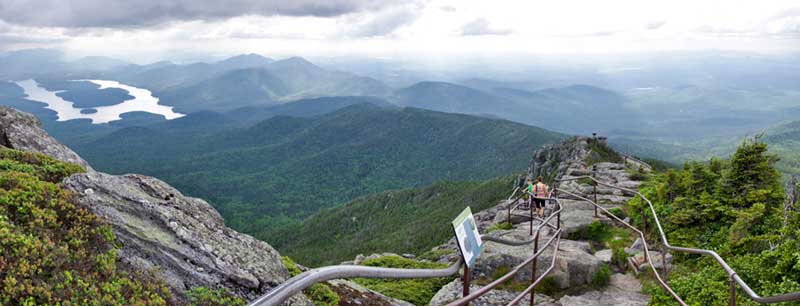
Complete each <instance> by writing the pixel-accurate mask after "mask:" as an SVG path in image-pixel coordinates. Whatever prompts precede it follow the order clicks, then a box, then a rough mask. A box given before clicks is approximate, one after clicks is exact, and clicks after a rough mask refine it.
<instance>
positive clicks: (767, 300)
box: [557, 175, 800, 304]
mask: <svg viewBox="0 0 800 306" xmlns="http://www.w3.org/2000/svg"><path fill="white" fill-rule="evenodd" d="M584 178H589V179H591V180H592V181H594V182H595V183H596V184H598V185H602V186H606V187H609V188H614V189H617V190H621V191H624V192H629V193H632V194H635V195H637V196H638V197H639V198H641V199H642V200H643V201H645V202H646V203H647V206H648V207H649V208H650V212H651V213H652V215H653V219H654V220H655V222H656V227H657V228H658V233H659V235H660V236H661V241H662V243H663V244H664V246H665V247H666V248H667V249H670V250H674V251H678V252H684V253H691V254H701V255H708V256H711V257H712V258H714V260H716V261H717V263H718V264H719V265H720V266H722V268H723V269H724V270H725V273H727V274H728V277H730V279H732V280H734V281H735V282H736V283H737V284H739V286H740V287H742V290H744V292H745V293H747V296H748V297H749V298H750V299H751V300H753V301H755V302H757V303H761V304H772V303H780V302H791V301H800V292H793V293H786V294H781V295H773V296H768V297H762V296H760V295H758V294H757V293H755V291H753V289H751V288H750V286H749V285H747V283H746V282H745V281H744V280H743V279H742V278H741V277H739V275H738V274H737V273H736V271H734V270H733V268H731V267H730V265H728V263H727V262H726V261H725V260H724V259H722V257H721V256H719V254H717V252H714V251H712V250H706V249H697V248H687V247H680V246H673V245H671V244H669V240H667V235H666V234H665V233H664V229H663V228H662V227H661V221H660V220H659V219H658V215H656V210H655V208H654V207H653V203H652V202H650V200H649V199H647V197H645V196H644V195H643V194H642V193H640V192H639V191H637V190H632V189H628V188H624V187H619V186H614V185H611V184H607V183H604V182H601V181H598V180H597V179H595V178H594V177H591V176H587V175H585V176H578V177H571V178H567V179H559V180H557V181H560V182H563V181H574V180H580V179H584ZM561 192H564V191H561ZM587 200H588V199H587ZM595 205H596V203H595ZM600 209H603V210H604V211H606V210H605V209H604V208H602V207H600ZM606 212H608V211H606ZM609 215H610V216H611V217H614V218H615V219H619V218H616V216H614V214H611V213H609ZM642 242H644V245H645V247H646V246H647V241H646V240H644V238H642ZM647 257H650V256H647ZM650 266H651V267H652V266H653V265H652V264H651V265H650ZM656 275H658V273H656Z"/></svg>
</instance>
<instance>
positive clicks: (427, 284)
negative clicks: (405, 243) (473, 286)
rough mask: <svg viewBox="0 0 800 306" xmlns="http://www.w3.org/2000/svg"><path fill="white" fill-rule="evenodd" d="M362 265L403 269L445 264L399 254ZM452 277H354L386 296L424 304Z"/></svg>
mask: <svg viewBox="0 0 800 306" xmlns="http://www.w3.org/2000/svg"><path fill="white" fill-rule="evenodd" d="M362 265H365V266H372V267H386V268H403V269H441V268H445V267H447V264H442V263H433V262H423V261H417V260H412V259H407V258H403V257H400V256H384V257H379V258H375V259H369V260H365V261H364V262H363V263H362ZM453 279H454V277H442V278H429V279H401V280H388V279H386V280H384V279H363V278H359V279H355V281H356V282H357V283H359V284H361V285H362V286H364V287H367V288H369V289H372V290H375V291H377V292H380V293H382V294H384V295H386V296H389V297H393V298H396V299H400V300H404V301H408V302H410V303H412V304H414V305H418V306H424V305H428V303H430V301H431V299H432V298H433V296H434V295H435V294H436V292H438V291H439V289H441V288H442V287H444V285H447V283H449V282H451V281H452V280H453Z"/></svg>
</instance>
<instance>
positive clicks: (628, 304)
mask: <svg viewBox="0 0 800 306" xmlns="http://www.w3.org/2000/svg"><path fill="white" fill-rule="evenodd" d="M641 290H642V285H641V283H639V281H638V280H637V279H636V278H635V277H633V276H631V275H627V274H614V275H612V276H611V280H610V282H609V285H608V286H607V287H606V288H603V290H602V291H594V290H593V291H589V292H584V293H583V294H581V295H577V296H570V295H567V296H564V297H562V298H561V299H560V300H559V301H558V302H559V303H560V304H561V305H562V306H579V305H580V306H583V305H589V306H606V305H625V306H645V305H647V304H648V303H649V302H650V296H648V295H645V294H642V293H640V291H641Z"/></svg>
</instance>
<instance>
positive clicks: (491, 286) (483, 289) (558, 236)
mask: <svg viewBox="0 0 800 306" xmlns="http://www.w3.org/2000/svg"><path fill="white" fill-rule="evenodd" d="M562 233H563V230H562V229H558V230H557V231H556V235H553V237H550V239H549V240H547V242H545V244H544V246H543V247H542V248H541V249H539V251H537V252H536V253H534V254H533V256H531V257H529V258H528V259H526V260H525V261H523V262H522V263H520V264H518V265H517V266H516V267H514V269H512V270H511V271H509V272H508V273H506V274H505V275H503V276H502V277H499V278H498V279H496V280H494V281H493V282H491V283H489V284H488V285H486V286H483V287H481V288H480V289H478V290H477V291H475V292H473V293H471V294H469V295H467V296H465V297H462V298H460V299H458V300H455V301H453V302H450V303H449V304H447V306H459V305H465V304H467V303H469V302H471V301H473V300H476V299H478V298H479V297H481V296H483V295H484V294H486V293H487V292H489V291H491V290H492V289H494V288H495V287H497V286H499V285H501V284H503V283H505V282H506V281H508V280H509V279H510V278H511V277H513V276H514V275H516V274H517V273H519V271H521V270H522V268H523V267H525V266H527V265H529V264H530V263H532V262H533V261H534V260H536V258H538V257H539V255H541V254H542V252H544V250H545V249H547V247H549V246H550V244H552V243H553V240H556V247H555V249H554V250H553V262H552V263H551V264H550V267H549V268H548V269H547V270H546V271H545V272H544V273H543V274H542V275H541V276H540V277H539V278H544V277H545V276H547V274H548V273H550V271H552V270H553V267H554V266H555V259H556V257H557V254H558V245H559V243H560V241H561V234H562ZM537 236H538V233H537ZM538 282H539V279H537V280H536V281H535V282H533V283H532V284H531V285H530V287H529V289H526V290H525V292H523V293H521V294H519V295H518V296H517V299H515V301H514V302H512V303H511V304H509V305H514V304H516V303H517V302H519V300H520V299H522V297H524V296H525V294H526V293H528V292H529V291H530V290H532V289H533V288H534V287H535V286H536V285H537V284H538Z"/></svg>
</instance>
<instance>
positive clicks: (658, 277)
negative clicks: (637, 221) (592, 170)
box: [559, 190, 686, 306]
mask: <svg viewBox="0 0 800 306" xmlns="http://www.w3.org/2000/svg"><path fill="white" fill-rule="evenodd" d="M559 192H562V193H565V194H568V195H571V196H573V197H576V198H578V199H580V200H583V201H586V202H589V203H590V204H592V205H594V206H595V207H597V208H598V209H600V210H601V211H603V212H605V213H606V214H608V215H609V217H611V218H613V219H614V220H615V221H617V222H619V223H622V224H623V225H625V227H627V228H630V229H631V230H633V231H635V232H636V233H638V234H639V237H640V238H641V239H642V242H643V243H642V246H644V257H645V259H646V260H647V263H648V264H650V268H651V269H652V270H653V274H655V276H656V280H657V281H658V283H659V284H660V285H661V287H663V288H664V290H667V292H669V294H670V295H671V296H672V298H674V299H675V300H676V301H678V303H680V304H681V305H683V306H686V302H684V301H683V299H681V297H680V296H678V294H677V293H675V291H673V290H672V288H670V286H669V285H668V284H667V282H666V281H664V280H663V279H662V278H661V275H659V274H658V271H657V270H656V266H655V265H654V264H653V259H652V257H651V256H650V248H649V246H648V245H647V240H645V237H644V233H643V232H642V231H640V230H639V229H638V228H636V227H634V226H632V225H630V224H628V223H627V222H625V221H623V220H622V219H620V218H619V217H617V216H615V215H614V214H612V213H611V212H610V211H608V210H607V209H605V208H604V207H603V206H600V205H598V204H597V203H595V202H594V201H592V200H590V199H588V198H586V197H584V196H581V195H579V194H576V193H572V192H569V191H566V190H559ZM661 256H666V254H662V255H661ZM665 268H666V266H665Z"/></svg>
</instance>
